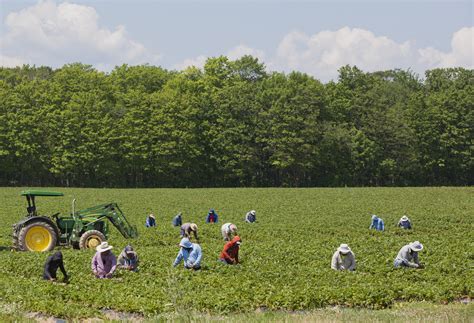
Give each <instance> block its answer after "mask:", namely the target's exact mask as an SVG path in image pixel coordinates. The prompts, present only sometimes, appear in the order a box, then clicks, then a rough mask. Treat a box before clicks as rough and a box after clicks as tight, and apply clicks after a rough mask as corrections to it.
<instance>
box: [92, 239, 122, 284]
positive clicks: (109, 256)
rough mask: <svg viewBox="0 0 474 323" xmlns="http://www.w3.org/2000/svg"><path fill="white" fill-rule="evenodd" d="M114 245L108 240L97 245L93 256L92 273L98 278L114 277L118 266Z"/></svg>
mask: <svg viewBox="0 0 474 323" xmlns="http://www.w3.org/2000/svg"><path fill="white" fill-rule="evenodd" d="M112 248H113V247H112V246H109V244H108V242H107V241H104V242H102V243H101V244H100V245H98V246H97V248H96V250H97V252H96V253H95V255H94V257H93V258H92V273H93V274H94V275H95V277H97V278H112V275H113V274H114V271H115V269H116V268H117V259H116V258H115V255H114V254H113V253H112V251H111V250H112Z"/></svg>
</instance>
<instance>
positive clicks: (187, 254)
mask: <svg viewBox="0 0 474 323" xmlns="http://www.w3.org/2000/svg"><path fill="white" fill-rule="evenodd" d="M179 246H180V249H179V252H178V256H176V259H175V261H174V263H173V267H176V266H177V265H178V264H179V263H180V262H181V260H183V262H184V268H186V269H194V270H199V269H201V259H202V250H201V246H200V245H198V244H197V243H192V242H191V241H189V239H188V238H183V239H181V241H180V243H179Z"/></svg>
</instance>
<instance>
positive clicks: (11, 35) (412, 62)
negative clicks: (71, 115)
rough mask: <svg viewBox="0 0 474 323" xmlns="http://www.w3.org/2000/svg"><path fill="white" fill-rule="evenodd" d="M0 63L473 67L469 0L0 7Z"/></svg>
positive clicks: (223, 0) (328, 71) (324, 76)
mask: <svg viewBox="0 0 474 323" xmlns="http://www.w3.org/2000/svg"><path fill="white" fill-rule="evenodd" d="M0 17H1V24H0V65H1V66H6V67H11V66H18V65H22V64H30V65H36V66H40V65H47V66H52V67H61V66H62V65H64V64H67V63H73V62H81V63H85V64H91V65H93V66H94V67H95V68H97V69H99V70H103V71H106V72H109V71H111V70H112V69H113V68H114V66H117V65H122V64H129V65H137V64H145V63H148V64H151V65H159V66H162V67H164V68H167V69H177V70H181V69H185V68H187V67H188V66H191V65H194V66H197V67H202V66H203V65H204V63H205V60H206V59H207V58H208V57H215V56H219V55H226V56H227V57H229V58H230V59H238V58H239V57H241V56H243V55H252V56H255V57H257V58H259V60H260V61H261V62H263V63H264V64H265V66H266V67H267V70H269V71H283V72H290V71H293V70H298V71H301V72H305V73H308V74H311V75H313V76H315V77H316V78H317V79H320V80H322V81H329V80H333V79H337V75H338V72H337V70H338V69H339V68H340V67H341V66H344V65H346V64H349V65H356V66H358V67H359V68H361V69H363V70H364V71H368V72H370V71H378V70H386V69H393V68H402V69H411V70H412V71H414V72H416V73H419V74H420V75H421V76H422V75H423V74H424V71H425V70H427V69H432V68H437V67H458V66H461V67H465V68H470V69H472V68H474V18H473V17H474V9H473V1H448V0H444V1H439V0H437V1H428V0H416V1H408V0H403V1H388V0H379V1H375V0H372V1H357V0H352V1H351V0H345V1H339V0H333V1H329V0H325V1H322V0H319V1H310V0H306V1H289V0H287V1H278V0H277V1H270V0H253V1H250V0H243V1H234V0H220V1H217V0H213V1H211V0H201V1H196V0H194V1H191V0H174V1H171V0H167V1H164V0H162V1H151V0H148V1H145V0H134V1H133V0H128V1H126V0H98V1H90V0H89V1H86V0H75V1H74V0H71V1H53V0H36V1H30V0H15V1H13V0H0Z"/></svg>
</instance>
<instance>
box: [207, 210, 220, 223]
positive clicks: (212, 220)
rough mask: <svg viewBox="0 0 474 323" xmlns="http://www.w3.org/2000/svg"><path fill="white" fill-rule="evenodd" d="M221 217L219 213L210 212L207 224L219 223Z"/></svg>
mask: <svg viewBox="0 0 474 323" xmlns="http://www.w3.org/2000/svg"><path fill="white" fill-rule="evenodd" d="M218 218H219V216H218V215H217V213H215V212H214V213H211V212H209V213H208V214H207V216H206V223H217V221H218Z"/></svg>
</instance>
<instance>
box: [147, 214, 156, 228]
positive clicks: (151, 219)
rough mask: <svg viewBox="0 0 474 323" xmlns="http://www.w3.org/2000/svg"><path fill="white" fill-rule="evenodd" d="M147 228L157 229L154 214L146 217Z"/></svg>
mask: <svg viewBox="0 0 474 323" xmlns="http://www.w3.org/2000/svg"><path fill="white" fill-rule="evenodd" d="M145 226H146V227H147V228H151V227H156V219H155V215H154V214H153V213H150V215H148V216H147V217H146V220H145Z"/></svg>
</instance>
